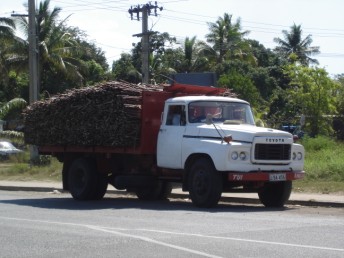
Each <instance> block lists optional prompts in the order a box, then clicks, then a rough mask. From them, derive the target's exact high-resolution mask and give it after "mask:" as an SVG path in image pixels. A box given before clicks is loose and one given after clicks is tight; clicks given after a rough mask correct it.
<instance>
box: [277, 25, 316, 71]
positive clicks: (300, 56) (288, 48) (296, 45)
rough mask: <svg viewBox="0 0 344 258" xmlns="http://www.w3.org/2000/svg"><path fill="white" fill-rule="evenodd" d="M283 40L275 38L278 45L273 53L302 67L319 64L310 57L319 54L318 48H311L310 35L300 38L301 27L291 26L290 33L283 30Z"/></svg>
mask: <svg viewBox="0 0 344 258" xmlns="http://www.w3.org/2000/svg"><path fill="white" fill-rule="evenodd" d="M282 34H283V39H281V38H275V39H274V41H275V42H276V43H277V44H278V47H276V48H275V51H276V52H277V53H279V54H280V55H282V56H283V57H284V58H286V59H287V60H289V62H290V63H295V62H296V61H298V62H300V63H301V64H302V65H306V66H308V65H310V64H319V62H318V60H316V59H313V58H311V57H310V56H311V55H315V54H318V53H320V51H319V47H314V46H311V44H312V42H313V40H312V36H311V35H307V36H306V37H305V38H302V29H301V25H295V24H294V25H293V26H291V27H290V31H289V32H288V31H286V30H283V31H282Z"/></svg>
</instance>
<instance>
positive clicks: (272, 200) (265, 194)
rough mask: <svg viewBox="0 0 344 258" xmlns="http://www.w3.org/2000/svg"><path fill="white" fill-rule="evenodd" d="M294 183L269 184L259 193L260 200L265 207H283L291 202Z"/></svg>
mask: <svg viewBox="0 0 344 258" xmlns="http://www.w3.org/2000/svg"><path fill="white" fill-rule="evenodd" d="M291 189H292V181H283V182H268V183H265V185H264V186H263V188H261V189H260V190H259V191H258V196H259V200H260V201H261V202H262V204H264V206H265V207H283V206H284V204H285V203H286V201H288V200H289V197H290V193H291Z"/></svg>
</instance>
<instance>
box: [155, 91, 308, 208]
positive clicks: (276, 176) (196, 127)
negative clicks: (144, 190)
mask: <svg viewBox="0 0 344 258" xmlns="http://www.w3.org/2000/svg"><path fill="white" fill-rule="evenodd" d="M304 156H305V153H304V148H303V146H302V145H300V144H296V143H294V139H293V135H292V134H290V133H288V132H284V131H280V130H275V129H270V128H263V127H257V126H256V125H255V122H254V118H253V114H252V111H251V107H250V105H249V103H248V102H246V101H244V100H240V99H236V98H228V97H220V96H185V97H175V98H171V99H168V100H167V101H166V102H165V107H164V112H163V116H162V123H161V127H160V131H159V134H158V143H157V165H158V167H162V168H168V169H181V170H185V173H186V174H187V180H186V181H188V182H189V185H190V184H191V185H192V183H190V180H192V178H193V177H197V175H189V174H195V173H196V174H197V172H192V168H193V167H195V166H196V167H197V166H198V168H199V169H198V170H204V171H203V172H202V171H201V172H200V171H198V176H199V173H201V174H202V173H203V174H205V173H207V171H205V170H206V169H205V168H203V167H204V166H206V167H211V170H213V171H215V172H213V173H217V174H219V180H220V179H221V181H223V180H225V181H231V182H236V183H238V182H241V183H242V184H243V185H245V184H246V183H247V182H255V183H259V182H260V183H261V184H263V185H268V186H269V185H271V183H276V184H273V186H274V187H275V188H283V189H284V191H283V197H281V198H279V199H278V200H277V201H272V202H271V200H270V199H271V198H270V197H269V198H267V197H264V194H261V195H260V196H259V197H260V199H261V201H262V202H263V203H264V204H265V205H267V206H280V205H281V204H282V203H283V204H284V202H285V201H286V200H287V199H288V198H289V195H290V191H291V181H292V180H295V179H300V178H303V176H304V171H303V166H304ZM198 160H201V162H199V161H198ZM195 163H196V165H195ZM198 163H199V164H198ZM205 163H207V164H206V165H204V164H205ZM197 164H198V165H197ZM194 170H195V168H194ZM196 170H197V169H196ZM206 180H208V179H206ZM278 182H283V183H284V184H283V183H282V184H281V183H279V184H281V186H278V187H277V186H276V185H278ZM286 182H288V183H286ZM221 184H222V185H223V183H221ZM217 187H219V184H218V185H217ZM186 188H188V189H189V188H190V187H186ZM191 188H192V187H191ZM270 188H271V187H270ZM272 188H273V187H272ZM262 189H265V192H266V191H267V190H266V189H267V186H266V187H265V188H264V187H262ZM189 190H190V189H189ZM221 191H222V189H221ZM276 191H277V190H274V191H273V193H270V192H269V194H268V195H271V194H275V192H276ZM198 192H199V191H198ZM190 195H191V198H193V194H192V189H191V191H190ZM265 195H266V194H265ZM286 195H288V196H287V197H285V196H286ZM261 196H262V197H261ZM194 198H197V197H195V194H194ZM213 198H215V197H213ZM216 198H219V197H218V196H217V197H216ZM265 199H269V200H265ZM193 202H195V203H196V205H197V200H196V201H195V200H193Z"/></svg>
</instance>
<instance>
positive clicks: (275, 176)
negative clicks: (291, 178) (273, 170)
mask: <svg viewBox="0 0 344 258" xmlns="http://www.w3.org/2000/svg"><path fill="white" fill-rule="evenodd" d="M269 180H270V181H286V180H287V177H286V174H285V173H279V174H270V175H269Z"/></svg>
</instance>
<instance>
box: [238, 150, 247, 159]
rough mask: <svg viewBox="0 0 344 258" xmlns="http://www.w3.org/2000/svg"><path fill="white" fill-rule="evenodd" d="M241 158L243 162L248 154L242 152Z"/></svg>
mask: <svg viewBox="0 0 344 258" xmlns="http://www.w3.org/2000/svg"><path fill="white" fill-rule="evenodd" d="M239 157H240V159H241V160H245V159H246V153H245V152H243V151H242V152H240V154H239Z"/></svg>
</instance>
